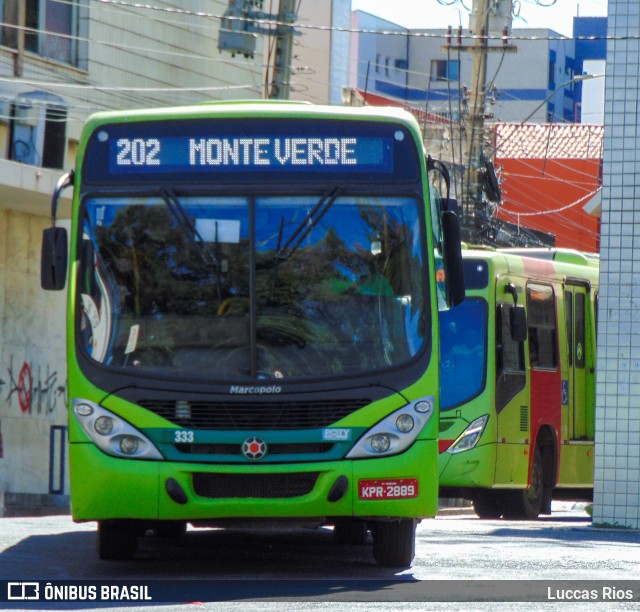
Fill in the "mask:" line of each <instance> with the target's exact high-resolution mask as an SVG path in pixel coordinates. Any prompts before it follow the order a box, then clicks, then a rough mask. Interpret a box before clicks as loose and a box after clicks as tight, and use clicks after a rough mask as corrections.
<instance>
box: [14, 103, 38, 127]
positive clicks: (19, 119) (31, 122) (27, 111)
mask: <svg viewBox="0 0 640 612" xmlns="http://www.w3.org/2000/svg"><path fill="white" fill-rule="evenodd" d="M14 121H15V122H16V123H17V124H18V125H23V126H25V127H32V128H34V127H36V126H37V125H38V122H39V121H40V109H39V108H38V107H37V106H33V105H31V104H16V106H15V108H14Z"/></svg>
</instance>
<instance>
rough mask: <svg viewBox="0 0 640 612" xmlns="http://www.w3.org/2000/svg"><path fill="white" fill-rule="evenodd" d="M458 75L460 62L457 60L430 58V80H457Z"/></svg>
mask: <svg viewBox="0 0 640 612" xmlns="http://www.w3.org/2000/svg"><path fill="white" fill-rule="evenodd" d="M459 77H460V62H459V61H457V60H451V61H447V60H431V72H430V78H431V80H432V81H457V80H458V78H459Z"/></svg>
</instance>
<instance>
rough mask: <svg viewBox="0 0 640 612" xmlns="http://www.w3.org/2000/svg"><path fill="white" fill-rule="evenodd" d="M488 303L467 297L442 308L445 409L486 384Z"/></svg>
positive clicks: (478, 391) (460, 402) (441, 384)
mask: <svg viewBox="0 0 640 612" xmlns="http://www.w3.org/2000/svg"><path fill="white" fill-rule="evenodd" d="M486 329H487V303H486V302H485V301H484V300H481V299H466V300H465V301H464V302H463V303H462V304H460V305H459V306H456V307H455V308H451V309H450V310H446V311H443V312H440V397H441V404H440V407H441V409H442V410H447V409H450V408H453V407H454V406H458V405H460V404H462V403H463V402H466V401H469V400H470V399H471V398H473V397H475V396H476V395H478V394H479V393H480V392H481V391H482V389H483V388H484V384H485V372H486V367H485V363H486V355H487V333H486Z"/></svg>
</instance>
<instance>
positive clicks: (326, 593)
mask: <svg viewBox="0 0 640 612" xmlns="http://www.w3.org/2000/svg"><path fill="white" fill-rule="evenodd" d="M554 508H555V511H554V514H553V515H552V516H551V517H548V518H544V519H543V520H540V521H504V520H499V521H485V520H479V519H477V518H475V517H472V516H469V515H456V514H445V515H440V516H439V517H437V518H435V519H430V520H426V521H423V522H422V523H421V524H420V525H419V527H418V532H417V547H416V558H415V561H414V564H413V566H412V567H411V568H409V569H407V570H404V571H394V570H392V569H389V568H380V567H378V566H376V565H375V563H374V561H373V558H372V554H371V546H370V544H369V545H364V546H352V545H337V544H335V543H334V542H333V539H332V533H331V530H330V529H315V530H304V529H295V530H278V531H269V532H264V531H251V530H226V531H223V530H205V529H193V528H190V529H189V530H188V531H187V534H186V535H185V536H184V537H183V538H176V539H169V538H156V537H153V536H147V537H145V538H143V539H142V540H141V544H140V548H139V551H138V553H137V555H136V557H135V558H134V559H133V560H131V561H125V562H107V561H100V560H99V559H98V558H97V555H96V553H95V523H87V524H75V523H73V522H72V521H71V519H70V517H68V516H52V517H38V518H2V519H0V580H10V581H61V580H66V581H71V582H74V581H76V582H77V581H100V580H117V581H122V580H126V581H141V582H142V583H144V582H145V581H163V582H164V583H166V582H167V581H170V580H182V581H194V580H197V581H201V582H198V583H193V584H196V585H198V586H204V585H207V586H208V587H211V586H212V585H213V586H215V588H216V589H217V591H216V592H218V593H219V594H220V596H219V598H218V602H217V603H216V604H214V603H203V604H200V605H201V606H204V607H205V608H208V609H214V607H215V609H216V610H221V609H224V610H243V611H244V610H279V609H285V608H286V609H291V610H311V609H313V610H327V609H340V610H343V609H344V604H343V603H337V602H345V601H348V602H350V603H349V609H350V610H351V609H354V610H358V609H362V610H369V609H371V610H377V609H384V610H388V609H419V610H440V609H442V610H445V609H446V610H452V609H459V610H463V609H464V610H469V609H494V608H493V607H492V606H494V605H495V606H497V607H496V608H495V609H500V610H509V609H519V608H520V607H521V606H520V605H518V604H515V603H514V602H513V598H512V597H511V598H510V595H509V588H510V587H511V586H514V585H515V586H516V587H517V588H518V589H520V591H522V593H523V594H522V598H523V599H525V600H528V601H533V602H534V603H529V604H528V605H527V609H528V610H533V609H551V608H554V607H556V606H558V608H557V609H562V610H571V609H576V610H577V609H581V610H584V603H580V602H573V601H571V602H567V601H566V600H565V599H563V600H562V601H558V599H559V598H560V597H563V596H564V595H563V593H564V591H562V592H560V593H559V594H558V593H555V592H554V591H548V590H547V583H549V585H551V586H554V587H555V586H556V585H560V586H561V587H562V589H565V588H566V587H574V586H575V587H576V588H583V587H584V584H583V582H584V581H589V583H590V585H592V586H594V588H596V587H597V589H601V587H602V586H603V585H604V586H606V585H613V586H614V591H613V593H614V596H615V587H616V585H617V586H618V587H624V586H628V585H625V584H622V582H621V581H637V582H636V583H635V584H631V586H630V588H631V589H632V590H633V598H632V600H631V601H627V600H625V601H620V602H618V601H613V602H611V601H604V602H603V601H602V600H601V599H599V600H598V601H599V604H598V606H597V608H595V607H594V608H593V609H594V610H595V609H598V610H602V609H624V610H632V609H635V610H640V533H638V532H635V531H628V530H612V529H598V528H594V527H592V525H591V521H590V518H589V516H588V515H587V514H586V513H585V512H584V509H583V508H582V507H579V506H575V507H573V508H572V507H571V506H568V505H566V504H564V505H562V506H561V507H558V506H554ZM559 580H561V581H563V582H562V583H558V582H556V581H559ZM202 581H204V582H202ZM440 581H448V582H446V583H441V582H440ZM495 581H500V582H495ZM511 581H520V582H517V583H513V582H511ZM485 582H487V583H486V584H485ZM156 584H157V583H156ZM443 584H444V585H445V588H444V591H442V597H441V598H442V599H443V600H444V601H445V602H446V601H450V600H451V598H453V599H455V598H456V596H459V595H460V594H461V593H462V592H463V591H464V592H465V593H470V599H471V600H472V601H473V598H474V597H475V595H474V593H475V594H476V595H477V598H478V601H477V602H476V603H472V604H464V603H452V604H446V603H435V602H433V601H429V602H425V601H424V599H425V598H426V599H427V600H429V599H432V598H433V596H434V595H433V593H432V592H430V593H426V591H425V588H426V587H429V588H431V586H434V588H435V589H436V590H435V591H433V589H432V591H433V592H434V593H436V596H437V595H438V593H439V591H438V588H440V587H442V585H443ZM525 585H527V589H524V586H525ZM436 587H437V588H436ZM496 587H499V588H497V590H496ZM502 587H505V588H504V589H503V588H502ZM541 588H544V592H545V593H546V595H547V596H546V597H545V598H543V599H547V600H550V601H542V602H538V603H535V602H536V600H537V596H538V595H539V590H540V589H541ZM505 589H506V594H502V595H501V594H500V593H501V592H502V591H504V590H505ZM523 589H524V590H526V591H527V593H524V590H523ZM529 591H531V592H532V593H533V595H531V593H529ZM492 592H495V593H498V594H497V595H495V598H494V599H495V600H496V602H499V601H503V602H506V603H490V602H491V601H492V595H491V593H492ZM503 595H504V597H506V599H502V597H503ZM530 596H531V597H532V599H528V598H529V597H530ZM621 596H622V597H624V596H625V593H624V592H622V593H621ZM516 599H517V597H516ZM480 600H482V601H480ZM190 601H191V602H192V603H190V604H180V605H178V604H174V605H173V606H156V605H154V604H152V603H149V604H136V605H135V606H133V607H132V604H131V603H126V602H123V603H122V605H116V606H114V607H113V608H112V609H118V610H124V609H129V608H130V609H138V608H139V606H140V605H145V610H146V609H154V610H155V609H163V610H164V609H167V610H182V609H185V606H188V609H193V607H192V606H193V599H191V600H190ZM21 605H22V607H20V606H21ZM32 605H35V604H32ZM39 605H40V606H41V607H39V608H38V607H35V608H34V607H30V606H29V605H28V604H17V603H10V604H8V606H7V607H9V608H12V609H50V608H51V606H53V608H56V609H78V608H82V607H83V605H82V604H79V603H75V604H71V603H66V604H62V603H58V604H39ZM538 605H540V606H541V607H540V608H538V607H536V606H538ZM2 606H3V604H0V608H1V607H2ZM47 606H48V607H47ZM221 606H222V607H221ZM86 607H92V606H91V605H88V604H87V605H86ZM101 609H111V608H110V607H109V606H107V607H105V604H102V608H101ZM198 609H202V608H198Z"/></svg>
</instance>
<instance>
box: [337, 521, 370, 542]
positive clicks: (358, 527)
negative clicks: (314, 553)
mask: <svg viewBox="0 0 640 612" xmlns="http://www.w3.org/2000/svg"><path fill="white" fill-rule="evenodd" d="M368 533H369V531H368V529H367V524H366V523H365V522H364V521H359V520H357V519H344V520H341V521H337V522H336V524H335V525H334V527H333V539H334V540H335V541H336V542H337V543H338V544H355V545H356V546H361V545H363V544H366V543H367V535H368Z"/></svg>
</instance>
